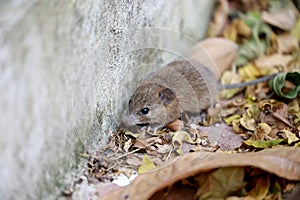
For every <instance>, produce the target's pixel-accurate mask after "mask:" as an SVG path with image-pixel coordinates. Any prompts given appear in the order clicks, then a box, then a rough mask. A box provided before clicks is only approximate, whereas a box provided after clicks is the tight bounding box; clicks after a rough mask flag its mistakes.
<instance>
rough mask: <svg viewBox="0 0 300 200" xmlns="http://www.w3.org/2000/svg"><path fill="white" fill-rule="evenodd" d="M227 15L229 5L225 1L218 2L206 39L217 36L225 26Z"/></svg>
mask: <svg viewBox="0 0 300 200" xmlns="http://www.w3.org/2000/svg"><path fill="white" fill-rule="evenodd" d="M228 14H229V4H228V1H227V0H219V4H218V5H217V7H216V9H215V11H214V15H213V20H212V22H211V23H210V25H209V28H208V32H207V36H208V37H216V36H219V35H220V34H221V33H222V31H223V29H224V27H225V26H226V24H227V20H228V18H227V17H228Z"/></svg>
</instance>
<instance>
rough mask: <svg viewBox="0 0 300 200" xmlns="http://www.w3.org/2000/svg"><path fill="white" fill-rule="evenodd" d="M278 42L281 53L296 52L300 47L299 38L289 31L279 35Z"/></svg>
mask: <svg viewBox="0 0 300 200" xmlns="http://www.w3.org/2000/svg"><path fill="white" fill-rule="evenodd" d="M277 43H278V53H281V54H290V53H293V52H296V51H297V50H298V49H299V41H298V39H297V38H296V37H295V36H293V35H291V34H289V33H284V34H281V35H279V36H278V37H277Z"/></svg>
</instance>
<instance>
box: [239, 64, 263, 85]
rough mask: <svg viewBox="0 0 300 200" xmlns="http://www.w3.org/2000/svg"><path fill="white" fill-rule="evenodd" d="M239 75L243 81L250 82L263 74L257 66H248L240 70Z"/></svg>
mask: <svg viewBox="0 0 300 200" xmlns="http://www.w3.org/2000/svg"><path fill="white" fill-rule="evenodd" d="M239 75H240V76H241V77H242V78H243V80H245V81H250V80H254V79H256V78H257V77H259V76H260V75H261V74H260V71H259V69H258V68H257V67H256V66H255V65H253V64H247V65H245V66H243V67H241V68H239Z"/></svg>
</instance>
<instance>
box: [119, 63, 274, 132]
mask: <svg viewBox="0 0 300 200" xmlns="http://www.w3.org/2000/svg"><path fill="white" fill-rule="evenodd" d="M275 75H276V74H273V75H270V76H265V77H262V78H259V79H256V80H254V81H250V82H245V83H238V84H229V85H218V83H217V79H216V78H215V76H214V74H213V73H212V72H211V71H210V70H209V69H208V68H207V67H206V66H204V65H203V64H201V63H198V62H195V61H185V60H182V61H173V62H171V63H169V64H168V65H166V66H165V67H163V68H162V69H160V70H158V71H157V72H155V73H151V74H150V75H148V76H147V78H146V79H145V80H144V82H142V84H141V85H140V86H139V87H137V89H136V90H135V91H134V93H133V94H132V96H131V98H130V100H129V102H128V110H127V111H126V112H125V114H124V115H123V117H122V123H123V124H124V125H125V126H134V125H140V126H148V128H151V129H153V130H154V131H156V130H158V129H160V128H162V127H165V126H166V125H167V124H169V123H171V122H174V121H175V120H177V119H179V118H180V116H181V115H182V114H187V115H188V116H195V115H199V114H200V112H201V111H203V110H205V109H207V108H209V106H211V105H213V103H214V99H215V96H216V95H217V91H218V90H220V89H232V88H243V87H246V86H248V85H253V84H256V83H258V82H262V81H266V80H269V79H271V78H273V77H274V76H275Z"/></svg>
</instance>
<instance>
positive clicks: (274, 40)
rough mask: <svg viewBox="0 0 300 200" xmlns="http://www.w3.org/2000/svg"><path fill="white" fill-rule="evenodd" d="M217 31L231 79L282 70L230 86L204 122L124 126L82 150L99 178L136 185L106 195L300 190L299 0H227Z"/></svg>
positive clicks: (233, 196)
mask: <svg viewBox="0 0 300 200" xmlns="http://www.w3.org/2000/svg"><path fill="white" fill-rule="evenodd" d="M297 6H298V7H297ZM207 37H208V39H206V40H204V41H203V42H200V45H201V46H202V48H204V49H206V50H207V53H208V54H209V55H210V56H209V57H211V58H213V59H214V60H215V65H216V66H217V68H218V70H217V71H218V72H217V71H215V74H216V76H218V77H220V81H221V83H222V84H224V85H225V84H234V83H240V82H248V81H252V80H256V79H258V78H260V77H264V76H268V75H271V74H276V75H274V76H273V78H272V79H271V80H270V81H263V82H260V83H257V84H254V85H249V86H247V87H243V88H236V89H229V90H224V91H221V92H220V96H219V97H218V100H217V102H216V104H215V106H214V107H213V108H210V109H209V110H208V111H207V114H206V115H204V116H200V119H198V120H197V121H194V122H192V123H189V124H182V122H181V121H180V120H178V121H175V122H174V123H172V124H169V126H167V127H168V128H164V129H162V130H159V131H157V132H155V133H153V132H152V131H146V130H143V129H142V130H140V129H135V130H125V129H119V130H118V132H117V133H114V134H112V135H111V137H110V142H109V144H107V146H106V147H104V148H102V149H101V150H99V151H98V152H97V153H96V154H91V153H85V154H82V156H84V157H86V158H87V159H88V163H87V167H86V177H87V178H88V181H89V183H91V184H98V183H100V182H101V183H104V182H106V183H111V182H112V183H116V182H117V181H116V179H117V177H120V176H121V175H122V176H125V177H126V178H127V182H128V183H130V182H131V183H130V184H129V185H128V186H125V187H121V188H118V189H114V190H113V191H112V192H110V193H109V194H107V195H106V196H105V195H104V194H105V192H104V194H103V192H102V193H101V194H102V195H100V196H99V199H228V200H238V199H247V200H251V199H261V200H262V199H286V198H289V197H292V196H293V191H294V188H295V187H296V188H297V187H298V188H299V187H300V186H299V185H300V183H299V181H300V148H299V146H300V97H299V91H300V73H299V71H300V51H299V41H300V18H299V1H292V0H286V1H282V0H274V1H271V0H270V1H269V0H262V1H259V0H240V1H236V0H219V1H218V2H217V4H216V8H215V11H214V15H213V17H212V21H211V23H210V25H209V28H208V30H207ZM224 49H226V50H225V51H223V50H224ZM202 53H203V52H200V51H197V49H195V50H193V51H192V54H191V58H193V59H196V60H200V61H201V58H202ZM203 62H204V63H205V64H206V65H207V66H211V63H209V61H205V60H204V61H203ZM174 127H175V128H174ZM172 130H177V131H172ZM136 173H138V174H139V175H138V177H137V178H136V179H135V180H134V181H132V179H133V178H131V177H132V176H133V175H134V174H136ZM126 184H127V183H126ZM119 185H120V184H119ZM124 185H125V184H124ZM99 190H101V189H99ZM103 190H104V189H103ZM290 193H291V194H290ZM289 195H290V196H289ZM298 195H299V194H298Z"/></svg>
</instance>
